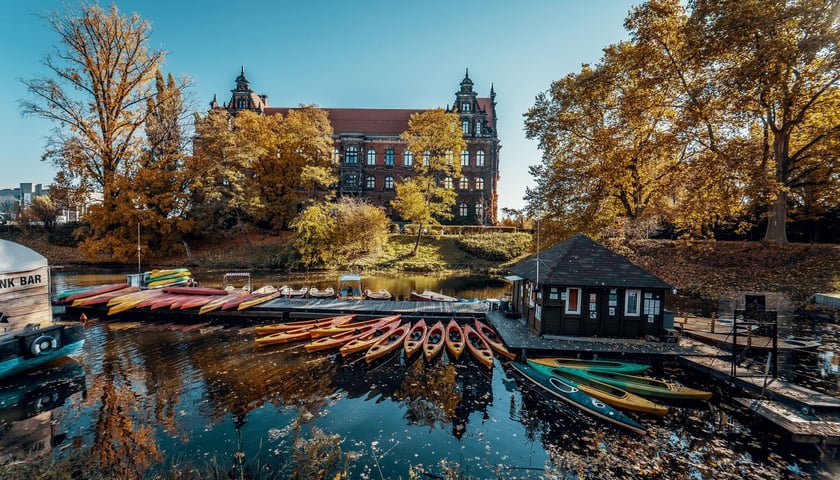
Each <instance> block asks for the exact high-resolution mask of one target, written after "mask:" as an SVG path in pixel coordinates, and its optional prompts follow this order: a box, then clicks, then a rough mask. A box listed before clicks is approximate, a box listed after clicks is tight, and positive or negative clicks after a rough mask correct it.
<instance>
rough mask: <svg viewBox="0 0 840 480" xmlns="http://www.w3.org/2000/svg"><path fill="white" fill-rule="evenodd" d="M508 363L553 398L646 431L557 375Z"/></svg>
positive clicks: (520, 364)
mask: <svg viewBox="0 0 840 480" xmlns="http://www.w3.org/2000/svg"><path fill="white" fill-rule="evenodd" d="M510 365H511V367H513V369H514V370H515V371H516V372H517V373H519V375H520V376H521V377H522V378H524V379H525V380H527V381H528V382H530V384H531V385H533V386H535V387H537V388H539V389H540V390H541V391H543V392H545V393H547V394H548V395H550V396H551V397H553V398H556V399H559V400H561V401H563V402H566V403H568V404H569V405H572V406H574V407H576V408H579V409H580V410H583V411H584V412H586V413H588V414H590V415H593V416H595V417H597V418H600V419H602V420H605V421H607V422H610V423H612V424H614V425H618V426H620V427H623V428H626V429H629V430H631V431H633V432H635V433H638V434H642V435H643V434H645V433H647V429H645V427H644V426H643V425H641V424H640V423H639V422H637V421H635V420H633V419H632V418H630V417H628V416H627V415H625V414H623V413H621V412H620V411H618V410H617V409H615V408H613V407H611V406H609V405H607V404H605V403H604V402H602V401H600V400H598V399H596V398H592V397H591V396H589V395H587V394H585V393H583V392H581V391H580V389H578V388H577V387H575V386H574V385H571V384H570V383H569V382H564V381H563V380H562V379H559V378H557V377H553V376H550V375H546V374H544V373H542V372H540V371H538V370H537V369H535V368H534V367H532V366H530V365H527V364H523V363H519V362H511V364H510Z"/></svg>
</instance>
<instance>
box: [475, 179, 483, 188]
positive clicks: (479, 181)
mask: <svg viewBox="0 0 840 480" xmlns="http://www.w3.org/2000/svg"><path fill="white" fill-rule="evenodd" d="M475 189H476V190H484V179H483V178H481V177H476V179H475Z"/></svg>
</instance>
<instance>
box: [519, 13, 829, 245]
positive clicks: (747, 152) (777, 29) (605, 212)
mask: <svg viewBox="0 0 840 480" xmlns="http://www.w3.org/2000/svg"><path fill="white" fill-rule="evenodd" d="M683 5H684V3H683V2H680V1H679V0H650V1H647V2H645V3H643V4H642V5H640V6H638V7H635V8H634V9H633V10H631V12H630V15H629V16H628V18H627V21H626V22H625V27H626V28H627V29H628V31H629V32H630V40H628V41H625V42H620V43H618V44H615V45H610V46H608V47H606V48H605V49H604V55H603V57H602V58H601V60H600V61H599V63H598V64H596V65H594V66H591V65H584V66H583V67H582V69H581V71H580V72H577V73H572V74H569V75H567V76H566V77H565V78H563V79H562V80H559V81H556V82H554V83H553V84H552V86H551V88H550V90H549V91H547V92H545V93H542V94H540V95H539V96H538V97H537V100H536V103H535V106H534V107H533V108H531V109H530V110H529V111H528V112H527V113H526V115H525V116H526V122H525V125H526V132H527V135H528V136H529V138H534V139H538V140H539V142H540V148H541V150H542V151H543V160H542V162H541V163H540V164H538V165H536V166H533V167H531V173H532V174H533V175H534V177H535V179H536V187H535V188H532V189H528V190H527V192H526V201H527V202H528V209H529V210H530V211H531V212H541V213H542V218H549V219H553V220H554V221H555V222H557V223H558V224H560V225H562V227H560V228H559V229H558V230H560V231H561V232H562V233H566V234H568V233H570V232H571V231H587V232H589V233H591V234H596V235H597V234H601V233H604V232H606V231H609V230H610V229H611V228H616V227H618V228H621V229H626V228H632V229H635V230H644V231H650V228H648V227H644V228H642V227H640V226H650V225H652V224H654V225H655V224H656V223H659V222H663V221H664V222H667V223H668V224H670V225H672V226H674V227H675V228H676V229H677V230H678V231H679V232H681V233H683V234H686V235H691V236H697V235H701V236H704V235H709V232H710V231H711V229H712V228H714V227H720V226H722V225H737V224H739V222H740V224H743V223H744V222H753V223H755V222H758V221H760V220H761V219H762V218H763V219H765V220H766V225H767V228H766V233H765V239H766V240H771V241H779V242H784V241H786V240H787V237H786V235H785V225H786V221H787V220H788V218H789V216H788V212H789V210H788V209H789V207H791V206H793V207H794V211H795V212H800V211H811V212H813V211H818V210H819V209H821V208H823V209H824V208H826V206H827V202H829V201H828V200H827V199H828V198H835V199H836V198H838V195H837V193H838V192H837V174H836V172H837V170H836V162H837V155H836V148H835V147H836V145H837V142H838V136H840V122H838V114H837V112H838V106H839V105H838V104H837V101H838V99H839V98H840V97H838V91H837V81H838V78H840V52H838V49H837V47H838V46H837V43H838V40H840V28H838V22H840V20H838V15H837V11H838V4H837V2H836V1H835V0H803V1H797V2H786V1H783V0H773V1H770V2H768V1H765V0H747V1H741V0H725V1H711V0H694V1H690V2H689V3H688V5H687V6H683ZM835 205H836V203H835ZM751 212H758V215H756V216H753V217H751V216H750V213H751ZM762 212H763V213H762ZM562 233H561V234H562Z"/></svg>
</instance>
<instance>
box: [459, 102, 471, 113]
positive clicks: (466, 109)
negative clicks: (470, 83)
mask: <svg viewBox="0 0 840 480" xmlns="http://www.w3.org/2000/svg"><path fill="white" fill-rule="evenodd" d="M461 111H462V112H464V113H466V112H469V111H470V104H469V103H468V102H464V103H462V104H461Z"/></svg>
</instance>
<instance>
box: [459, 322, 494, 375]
mask: <svg viewBox="0 0 840 480" xmlns="http://www.w3.org/2000/svg"><path fill="white" fill-rule="evenodd" d="M464 340H465V343H466V345H467V350H469V351H470V353H471V354H472V356H473V357H474V358H475V359H476V360H478V363H480V364H482V365H484V366H485V367H487V368H493V350H492V349H490V345H488V344H487V342H486V341H485V340H484V338H483V337H482V336H481V335H479V334H478V332H476V331H475V329H473V328H472V327H471V326H469V325H464Z"/></svg>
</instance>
